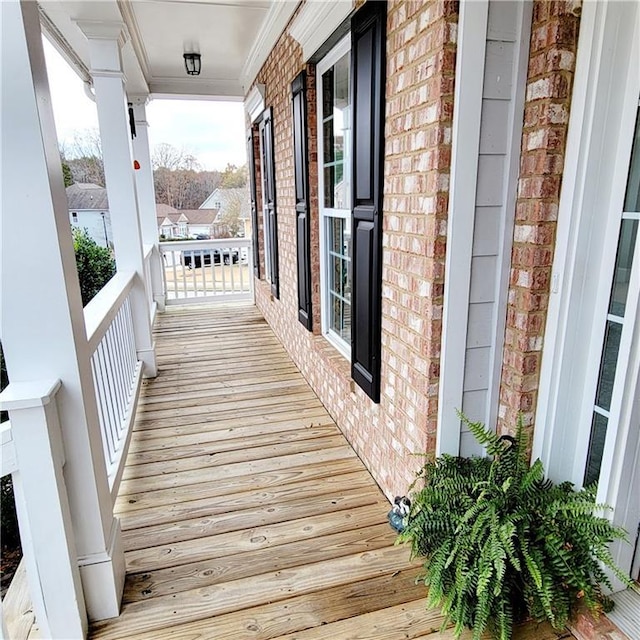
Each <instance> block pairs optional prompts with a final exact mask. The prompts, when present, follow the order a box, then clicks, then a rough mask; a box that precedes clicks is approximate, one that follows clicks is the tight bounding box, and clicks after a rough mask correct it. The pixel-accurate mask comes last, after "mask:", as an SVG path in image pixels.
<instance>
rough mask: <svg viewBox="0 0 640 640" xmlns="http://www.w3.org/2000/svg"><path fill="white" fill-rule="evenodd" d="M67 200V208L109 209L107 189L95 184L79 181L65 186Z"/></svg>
mask: <svg viewBox="0 0 640 640" xmlns="http://www.w3.org/2000/svg"><path fill="white" fill-rule="evenodd" d="M67 200H68V201H69V209H70V210H73V209H79V210H86V209H98V210H101V211H108V210H109V200H108V198H107V190H106V189H105V188H104V187H101V186H99V185H97V184H91V183H87V182H79V183H77V184H72V185H71V186H69V187H67Z"/></svg>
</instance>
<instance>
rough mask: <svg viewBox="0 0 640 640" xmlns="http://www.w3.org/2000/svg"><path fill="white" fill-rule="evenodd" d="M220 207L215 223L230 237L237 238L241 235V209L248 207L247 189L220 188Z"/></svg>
mask: <svg viewBox="0 0 640 640" xmlns="http://www.w3.org/2000/svg"><path fill="white" fill-rule="evenodd" d="M220 197H221V199H222V203H221V204H222V208H221V210H220V213H219V214H218V217H217V219H216V223H219V224H220V226H221V227H222V228H223V229H224V231H225V232H226V233H225V235H227V234H228V237H230V238H237V237H240V236H242V235H243V232H244V222H243V220H242V212H243V210H247V209H248V203H249V190H248V189H247V188H246V186H245V187H239V188H234V189H222V190H221V196H220Z"/></svg>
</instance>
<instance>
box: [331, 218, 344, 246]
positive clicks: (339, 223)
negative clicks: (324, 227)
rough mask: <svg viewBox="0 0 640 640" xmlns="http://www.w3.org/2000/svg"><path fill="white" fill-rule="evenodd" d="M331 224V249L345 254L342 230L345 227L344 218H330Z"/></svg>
mask: <svg viewBox="0 0 640 640" xmlns="http://www.w3.org/2000/svg"><path fill="white" fill-rule="evenodd" d="M329 225H330V227H331V238H330V241H329V250H330V251H333V252H334V253H339V254H340V255H343V254H344V251H343V246H344V245H343V239H342V231H343V229H344V220H343V219H342V218H330V220H329Z"/></svg>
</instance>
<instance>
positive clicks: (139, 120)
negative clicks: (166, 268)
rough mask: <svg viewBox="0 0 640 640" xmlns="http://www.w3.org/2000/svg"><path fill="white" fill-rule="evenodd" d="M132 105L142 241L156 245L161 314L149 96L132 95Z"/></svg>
mask: <svg viewBox="0 0 640 640" xmlns="http://www.w3.org/2000/svg"><path fill="white" fill-rule="evenodd" d="M129 100H130V102H131V103H132V104H133V115H134V119H135V124H136V137H135V138H134V139H133V155H134V158H135V159H136V160H137V161H138V162H139V163H140V169H138V170H137V171H136V172H135V176H136V188H137V191H138V207H139V212H140V227H141V231H142V242H143V244H145V245H150V244H152V245H153V253H152V254H151V264H150V268H151V288H152V294H153V300H154V301H155V303H156V305H157V308H158V311H164V307H165V301H164V291H163V286H162V257H161V256H160V252H159V250H158V221H157V216H156V191H155V187H154V184H153V167H152V166H151V153H150V148H149V123H148V122H147V110H146V108H145V107H146V105H147V103H148V101H149V96H138V95H132V96H129Z"/></svg>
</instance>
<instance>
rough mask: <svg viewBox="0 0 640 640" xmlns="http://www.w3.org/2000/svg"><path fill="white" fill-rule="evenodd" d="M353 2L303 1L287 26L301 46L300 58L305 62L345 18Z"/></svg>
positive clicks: (345, 0) (341, 0)
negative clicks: (289, 25)
mask: <svg viewBox="0 0 640 640" xmlns="http://www.w3.org/2000/svg"><path fill="white" fill-rule="evenodd" d="M354 4H355V3H354V0H334V1H333V2H331V3H327V2H306V3H305V5H304V6H303V7H302V9H301V10H300V13H299V14H298V15H297V16H296V17H295V19H294V20H293V22H292V23H291V27H290V28H289V33H290V34H291V37H292V38H294V39H295V40H297V41H298V42H299V43H300V45H301V46H302V58H303V60H304V61H305V62H306V61H307V60H309V58H311V57H312V56H313V54H314V53H315V52H316V51H317V50H318V49H319V48H320V47H321V46H322V45H323V44H324V43H325V42H326V41H327V40H328V39H329V37H330V36H331V35H332V34H333V32H334V31H335V30H336V29H337V28H338V27H339V26H340V25H341V24H342V23H343V22H344V21H345V20H346V19H347V17H348V16H349V14H350V13H351V12H352V11H353V8H354Z"/></svg>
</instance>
